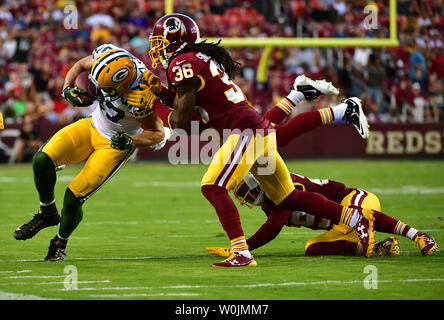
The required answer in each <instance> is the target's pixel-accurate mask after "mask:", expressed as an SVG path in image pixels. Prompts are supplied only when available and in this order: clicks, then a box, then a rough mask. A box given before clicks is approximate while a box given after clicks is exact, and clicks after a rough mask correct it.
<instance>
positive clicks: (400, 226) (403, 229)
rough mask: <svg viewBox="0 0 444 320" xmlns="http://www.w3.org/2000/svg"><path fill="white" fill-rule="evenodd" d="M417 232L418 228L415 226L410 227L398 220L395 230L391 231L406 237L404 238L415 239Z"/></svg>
mask: <svg viewBox="0 0 444 320" xmlns="http://www.w3.org/2000/svg"><path fill="white" fill-rule="evenodd" d="M417 232H418V230H416V229H415V228H412V227H410V226H409V225H407V224H405V223H403V222H401V221H398V223H397V224H396V226H395V232H393V233H394V234H398V235H400V236H403V237H406V238H410V239H412V240H415V236H416V233H417Z"/></svg>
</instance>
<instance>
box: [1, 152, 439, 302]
mask: <svg viewBox="0 0 444 320" xmlns="http://www.w3.org/2000/svg"><path fill="white" fill-rule="evenodd" d="M288 167H289V169H290V170H291V171H292V172H296V173H300V174H304V175H307V176H309V177H311V178H330V179H335V180H338V181H341V182H344V183H346V184H347V185H349V186H352V187H359V188H363V189H367V190H369V191H375V193H376V194H377V195H378V196H379V198H380V200H381V203H382V211H383V212H385V213H387V214H389V215H391V216H393V217H396V218H398V219H401V220H402V221H403V222H405V223H408V224H410V225H411V226H413V227H415V228H416V229H419V230H424V231H427V232H429V233H430V234H432V235H433V236H434V237H435V239H436V241H437V243H438V246H439V244H440V243H443V242H444V232H443V231H444V221H443V220H442V219H443V217H444V201H443V198H444V197H443V194H444V162H442V161H361V160H344V161H333V160H325V161H319V160H312V161H290V162H288ZM79 170H80V166H69V167H68V168H66V169H65V170H63V171H60V172H58V183H57V186H56V199H57V201H58V207H59V210H61V207H62V203H61V200H62V199H63V194H64V191H65V188H66V187H67V185H68V184H69V181H70V180H71V179H72V177H73V176H75V175H76V174H77V172H78V171H79ZM205 170H206V167H205V166H203V165H188V166H184V165H181V166H172V165H169V164H166V163H154V162H138V163H137V162H136V163H129V164H128V165H126V166H125V167H123V168H122V169H121V171H120V172H119V173H118V174H117V175H116V176H115V177H114V178H113V179H112V180H111V181H110V182H109V183H107V184H106V185H105V186H104V187H103V188H102V189H101V190H100V191H99V192H97V193H96V194H95V195H94V196H93V197H92V198H90V199H89V200H88V201H87V202H86V203H85V205H84V218H83V221H82V223H81V224H80V226H79V227H78V228H77V229H76V230H75V232H74V234H73V235H72V237H71V239H70V240H69V243H68V249H67V259H66V261H65V262H63V263H48V262H44V261H43V258H44V256H45V255H46V253H47V247H48V245H49V240H50V239H51V238H52V237H53V236H54V235H55V234H56V233H57V230H58V229H57V227H51V228H48V229H44V230H42V231H41V232H40V233H39V234H37V235H36V236H35V237H34V238H33V239H31V240H26V241H16V240H15V239H14V238H13V236H12V233H13V231H14V229H15V228H16V227H17V226H19V225H20V224H22V223H24V222H26V221H28V220H29V219H30V218H31V216H32V214H33V213H34V212H35V211H36V209H37V206H38V200H37V199H38V198H37V194H36V192H35V190H34V185H33V180H32V170H31V166H30V165H13V166H9V165H3V166H0V299H5V298H8V297H13V298H19V299H20V298H37V297H40V298H50V299H155V300H162V299H167V300H173V299H185V300H188V299H198V300H216V299H217V300H219V299H242V300H249V299H265V300H275V299H280V300H295V299H443V298H444V254H443V251H440V250H439V249H438V251H436V252H435V254H434V255H433V256H429V257H422V256H421V255H420V252H419V250H418V249H417V248H416V247H415V246H414V244H413V242H412V241H411V240H409V239H406V238H401V239H400V242H401V249H402V250H403V251H402V255H401V256H399V257H372V258H370V259H365V258H362V257H343V256H324V257H305V256H304V245H305V242H306V241H307V240H309V239H310V238H312V237H314V236H316V235H319V234H320V231H313V230H310V229H306V228H300V229H298V228H288V227H284V229H283V230H282V232H281V234H280V235H279V236H278V237H277V238H276V239H275V240H274V241H272V242H270V243H269V244H267V245H266V246H264V247H261V248H259V249H257V250H255V251H253V253H254V255H255V257H256V259H257V261H258V264H259V265H258V267H257V268H235V269H218V268H212V267H211V264H212V263H214V262H217V261H220V260H222V259H221V258H219V257H215V256H211V255H209V254H207V253H206V251H205V247H206V246H228V239H227V237H226V235H225V233H224V231H223V229H222V227H221V226H220V223H219V221H218V219H217V215H216V213H215V212H214V210H213V209H212V207H211V206H210V205H209V203H207V202H206V200H205V198H204V197H203V196H202V195H201V193H200V188H199V181H200V179H201V177H202V175H203V173H204V172H205ZM240 214H241V219H242V223H243V227H244V231H245V233H246V235H247V236H249V235H251V234H253V233H254V232H255V231H256V230H257V229H258V228H259V227H260V225H261V224H262V223H263V222H264V221H265V215H264V214H263V213H262V212H261V211H260V209H258V208H254V209H248V208H246V207H240ZM385 237H387V235H386V234H381V233H377V234H376V240H377V241H379V240H382V239H384V238H385ZM369 265H372V266H374V267H375V269H373V270H376V271H377V278H378V280H379V281H378V283H377V289H366V288H365V286H364V280H365V278H366V277H367V276H369V274H368V273H365V272H364V271H365V268H366V266H369ZM68 266H69V267H72V266H74V267H75V268H76V270H77V280H78V288H77V290H68V289H69V287H68V289H66V288H65V281H67V283H68V284H69V279H70V278H69V276H71V275H72V274H71V273H70V272H69V268H67V269H65V267H68ZM65 272H66V273H65ZM372 275H373V276H376V274H375V273H372ZM370 284H374V282H370Z"/></svg>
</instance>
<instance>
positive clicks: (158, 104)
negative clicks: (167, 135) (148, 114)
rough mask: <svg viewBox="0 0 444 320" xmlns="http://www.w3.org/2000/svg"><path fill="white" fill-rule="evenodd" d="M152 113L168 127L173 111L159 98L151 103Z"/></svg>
mask: <svg viewBox="0 0 444 320" xmlns="http://www.w3.org/2000/svg"><path fill="white" fill-rule="evenodd" d="M153 111H154V112H155V113H156V114H157V116H158V117H159V118H160V119H162V121H163V123H165V124H166V125H168V127H170V128H171V125H170V115H171V113H173V109H171V108H169V107H168V106H167V105H166V104H164V103H163V102H162V100H160V99H159V98H157V99H155V100H154V101H153Z"/></svg>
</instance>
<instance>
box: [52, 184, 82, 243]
mask: <svg viewBox="0 0 444 320" xmlns="http://www.w3.org/2000/svg"><path fill="white" fill-rule="evenodd" d="M82 204H83V203H82V202H80V200H79V199H78V198H77V197H76V196H75V195H74V193H73V192H72V191H71V190H70V189H69V188H67V189H66V192H65V198H64V199H63V209H62V217H61V219H60V226H59V233H58V234H59V237H60V238H61V239H68V238H69V237H70V235H71V233H72V232H73V231H74V230H75V229H76V228H77V226H78V225H79V223H80V221H82V218H83V210H82Z"/></svg>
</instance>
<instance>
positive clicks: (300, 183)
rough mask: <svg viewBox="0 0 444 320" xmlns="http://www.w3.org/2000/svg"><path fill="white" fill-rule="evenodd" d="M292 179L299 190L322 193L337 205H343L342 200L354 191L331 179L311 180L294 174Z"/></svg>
mask: <svg viewBox="0 0 444 320" xmlns="http://www.w3.org/2000/svg"><path fill="white" fill-rule="evenodd" d="M291 179H292V180H293V183H294V185H295V187H296V188H297V189H299V190H303V191H310V192H316V193H320V194H322V195H323V196H324V197H326V198H327V199H328V200H331V201H334V202H337V203H341V202H342V199H344V197H345V196H346V195H348V194H349V193H350V192H351V191H352V190H353V189H351V188H347V186H346V185H345V184H343V183H341V182H337V181H333V180H330V179H323V180H319V179H310V178H307V177H304V176H301V175H298V174H294V173H292V174H291Z"/></svg>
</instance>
